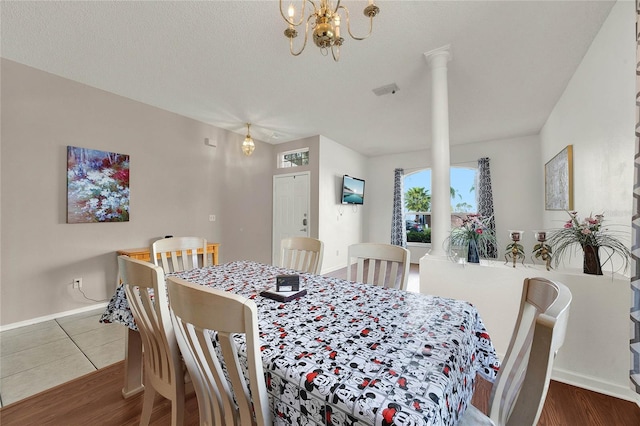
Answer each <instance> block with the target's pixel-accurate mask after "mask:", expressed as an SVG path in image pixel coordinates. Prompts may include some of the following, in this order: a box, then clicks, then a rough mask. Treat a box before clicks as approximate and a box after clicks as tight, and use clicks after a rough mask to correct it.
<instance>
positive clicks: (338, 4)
mask: <svg viewBox="0 0 640 426" xmlns="http://www.w3.org/2000/svg"><path fill="white" fill-rule="evenodd" d="M340 1H341V0H338V3H337V4H336V8H335V9H333V13H338V9H340Z"/></svg>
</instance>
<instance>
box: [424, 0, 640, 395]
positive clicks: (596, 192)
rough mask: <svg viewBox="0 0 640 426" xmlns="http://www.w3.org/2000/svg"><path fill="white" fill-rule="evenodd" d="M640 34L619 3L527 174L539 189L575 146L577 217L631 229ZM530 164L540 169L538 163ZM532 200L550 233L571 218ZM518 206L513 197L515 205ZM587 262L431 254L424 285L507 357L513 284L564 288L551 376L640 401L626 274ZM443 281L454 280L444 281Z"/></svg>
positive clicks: (540, 198)
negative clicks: (452, 300)
mask: <svg viewBox="0 0 640 426" xmlns="http://www.w3.org/2000/svg"><path fill="white" fill-rule="evenodd" d="M634 28H635V9H634V3H633V2H630V1H619V2H617V3H616V5H615V6H614V7H613V8H612V10H611V13H610V15H609V17H608V18H607V20H606V21H605V22H604V24H603V26H602V28H601V30H600V32H599V33H598V35H597V36H596V38H595V39H594V41H593V43H592V45H591V47H590V49H589V51H588V52H587V54H586V55H585V57H584V59H583V61H582V63H581V64H580V66H579V68H578V69H577V71H576V73H575V74H574V76H573V78H572V79H571V81H570V82H569V84H568V86H567V88H566V90H565V92H564V94H563V95H562V97H561V99H560V100H559V101H558V103H557V105H556V107H555V109H554V111H553V113H552V114H551V116H550V117H549V119H548V121H547V123H546V124H545V126H544V128H543V130H542V131H541V134H540V147H541V148H540V149H541V158H538V159H537V165H535V167H534V168H535V170H537V172H536V174H533V175H529V174H528V173H529V171H525V170H522V174H525V173H527V174H526V175H525V176H527V177H530V178H531V181H534V179H536V180H537V181H539V182H540V184H539V185H538V186H540V185H541V182H542V180H541V175H540V171H541V170H543V168H544V164H545V163H546V162H547V161H548V160H549V159H551V158H552V157H553V156H554V155H555V154H556V153H557V152H559V151H560V150H561V149H562V148H564V147H565V146H566V145H568V144H573V151H574V185H575V186H574V191H575V200H574V201H575V205H574V208H575V210H578V211H579V212H580V213H581V216H584V215H585V214H589V213H591V212H593V213H599V212H602V211H604V213H605V217H606V218H607V219H608V222H609V223H611V224H621V225H624V226H627V228H628V227H629V225H630V223H631V213H632V211H631V209H632V206H633V203H632V195H631V194H632V188H633V158H634V143H635V142H634V141H635V139H634V125H635V115H634V111H635V105H634V93H635V76H634V73H635V38H634V34H633V33H634ZM492 163H493V162H492ZM531 163H535V160H534V159H533V158H532V160H531ZM492 165H493V164H492ZM494 181H495V179H494ZM518 187H519V188H520V186H519V185H518ZM494 188H495V185H494ZM522 188H524V191H523V193H527V192H528V189H527V188H528V186H522ZM531 196H532V197H533V198H535V199H536V200H537V202H536V207H535V208H536V209H538V211H540V215H541V216H542V217H543V224H544V227H545V228H547V229H551V228H556V227H560V226H562V224H563V223H564V221H565V220H566V218H567V215H566V213H565V212H561V211H560V212H555V211H545V210H544V207H543V206H544V191H543V190H541V189H538V190H536V191H534V192H533V193H531ZM517 202H518V200H515V199H514V200H513V204H516V203H517ZM496 214H497V213H496ZM525 229H526V228H525ZM629 243H630V239H629ZM525 246H527V241H526V240H525ZM581 259H582V257H581V256H580V255H578V256H576V257H575V258H574V262H566V263H565V265H563V266H562V267H561V268H559V269H558V270H557V271H551V272H547V271H545V270H543V269H541V268H540V267H533V268H531V267H529V268H525V267H518V268H516V269H513V268H508V267H504V266H502V265H497V266H496V265H494V268H491V267H485V266H477V265H467V266H466V267H465V268H462V267H461V266H460V265H454V264H453V263H451V262H449V263H444V264H442V262H440V263H441V264H438V262H436V261H435V260H433V259H429V258H428V257H425V258H423V259H422V262H421V264H420V274H421V277H420V278H421V288H422V289H423V291H425V292H429V293H433V294H439V295H443V296H450V297H463V298H466V299H468V300H471V301H473V302H474V303H475V304H476V305H477V306H478V309H479V311H480V315H481V316H483V317H485V316H486V317H487V327H488V331H489V334H492V333H493V334H495V335H496V344H497V346H498V348H499V350H501V351H502V352H504V350H505V348H506V346H505V342H506V341H507V340H508V336H509V333H510V330H511V328H512V327H513V322H514V318H513V312H515V309H516V307H517V303H518V300H517V299H514V297H513V294H514V293H513V290H514V287H515V288H519V287H520V284H521V280H522V278H523V277H524V276H533V275H541V276H544V277H549V278H551V279H555V280H559V281H561V282H564V283H565V284H567V286H569V288H570V289H571V291H572V293H573V301H572V304H571V312H570V316H569V328H568V331H567V337H566V340H565V344H564V346H563V347H562V348H561V349H560V351H559V353H558V356H557V358H556V361H555V364H554V372H553V378H554V379H556V380H560V381H564V382H567V383H570V384H574V385H576V386H580V387H584V388H587V389H592V390H595V391H598V392H602V393H605V394H609V395H614V396H617V397H621V398H625V399H629V400H632V401H635V402H637V403H638V402H640V400H639V399H638V395H637V394H635V393H634V392H632V391H631V390H630V389H629V359H630V353H629V327H630V321H629V306H630V304H629V293H630V291H631V290H630V288H629V282H628V277H625V276H619V275H615V277H612V275H611V274H610V273H609V274H605V275H604V276H592V275H585V274H582V273H581V272H580V270H581ZM605 269H606V268H605ZM609 270H610V268H609ZM496 271H497V272H496ZM443 277H447V278H446V279H451V280H452V281H450V282H446V283H442V282H440V280H442V279H444V278H443ZM509 280H512V281H513V282H514V283H513V285H509ZM496 306H500V309H499V310H498V309H495V307H496Z"/></svg>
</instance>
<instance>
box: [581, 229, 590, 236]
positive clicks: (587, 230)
mask: <svg viewBox="0 0 640 426" xmlns="http://www.w3.org/2000/svg"><path fill="white" fill-rule="evenodd" d="M582 233H583V234H584V235H589V234H590V233H591V229H583V230H582Z"/></svg>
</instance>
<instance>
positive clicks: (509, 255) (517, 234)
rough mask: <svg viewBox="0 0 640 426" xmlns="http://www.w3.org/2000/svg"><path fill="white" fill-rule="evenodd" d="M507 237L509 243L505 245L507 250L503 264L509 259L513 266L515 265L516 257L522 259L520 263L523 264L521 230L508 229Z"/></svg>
mask: <svg viewBox="0 0 640 426" xmlns="http://www.w3.org/2000/svg"><path fill="white" fill-rule="evenodd" d="M509 238H511V243H510V244H508V245H507V252H506V253H505V255H504V260H505V262H504V264H505V265H506V264H507V263H509V260H511V261H512V262H513V267H514V268H515V267H516V262H517V261H518V259H522V260H521V262H522V265H523V266H524V258H525V256H524V247H523V246H522V244H520V240H521V239H522V231H509Z"/></svg>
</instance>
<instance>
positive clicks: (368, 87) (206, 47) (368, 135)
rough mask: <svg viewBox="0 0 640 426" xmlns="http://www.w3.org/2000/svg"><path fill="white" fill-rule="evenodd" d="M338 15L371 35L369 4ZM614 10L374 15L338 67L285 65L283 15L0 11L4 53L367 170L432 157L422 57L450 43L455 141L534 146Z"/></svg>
mask: <svg viewBox="0 0 640 426" xmlns="http://www.w3.org/2000/svg"><path fill="white" fill-rule="evenodd" d="M342 3H343V4H344V5H346V6H347V7H349V9H350V10H351V19H352V27H353V32H354V33H356V35H357V34H362V33H364V32H365V31H366V29H367V21H366V20H365V18H364V17H363V16H362V12H361V10H362V8H363V7H364V6H365V5H366V2H362V1H350V0H345V1H343V2H342ZM614 3H615V2H613V1H605V0H600V1H586V2H582V1H533V2H525V1H442V2H439V1H377V2H376V4H377V5H378V6H379V7H380V9H381V11H380V14H379V15H378V17H376V19H375V20H374V30H373V35H372V36H371V37H369V38H368V39H367V40H364V41H355V40H352V39H350V38H348V37H346V40H345V44H344V46H343V48H342V53H341V58H340V62H338V63H335V62H334V61H333V60H332V59H331V58H330V57H324V56H322V55H321V54H320V52H319V49H318V48H316V47H315V46H314V45H308V46H307V48H306V50H305V51H304V52H303V53H302V54H301V55H300V56H298V57H293V56H291V55H290V54H289V47H288V40H287V39H286V38H285V37H284V35H283V30H284V29H285V24H284V22H283V20H282V18H281V17H280V13H279V11H278V2H275V1H208V2H193V1H178V2H156V1H153V2H151V1H137V2H120V1H118V2H111V1H99V2H98V1H87V2H77V1H66V2H65V1H62V2H59V1H44V2H43V1H40V2H29V1H6V0H5V1H2V2H0V4H1V6H0V7H1V8H2V9H1V13H2V14H1V19H2V21H1V35H2V40H1V50H0V52H1V55H2V57H4V58H8V59H11V60H14V61H16V62H20V63H23V64H26V65H29V66H32V67H35V68H38V69H41V70H45V71H48V72H51V73H53V74H57V75H60V76H63V77H66V78H69V79H72V80H76V81H79V82H82V83H85V84H88V85H91V86H94V87H97V88H100V89H104V90H106V91H109V92H113V93H117V94H119V95H122V96H126V97H128V98H131V99H135V100H137V101H140V102H144V103H146V104H150V105H154V106H157V107H159V108H162V109H165V110H169V111H173V112H175V113H178V114H181V115H184V116H187V117H192V118H195V119H197V120H200V121H203V122H206V123H210V124H213V125H215V126H218V127H222V128H225V129H229V130H232V131H235V132H238V133H243V132H244V129H245V126H244V123H245V122H251V123H253V125H252V134H253V136H254V137H255V138H256V139H259V140H262V141H264V142H269V143H280V142H285V141H289V140H292V139H298V138H302V137H307V136H313V135H318V134H320V135H323V136H326V137H328V138H330V139H332V140H334V141H336V142H339V143H341V144H343V145H345V146H348V147H350V148H352V149H354V150H356V151H359V152H361V153H363V154H365V155H369V156H371V155H380V154H390V153H396V152H404V151H413V150H418V149H422V148H425V147H427V146H429V144H430V141H431V112H430V108H431V106H430V104H431V102H430V72H429V68H428V66H427V64H426V61H425V59H424V56H423V54H424V52H428V51H430V50H433V49H436V48H439V47H442V46H444V45H447V44H450V45H451V51H452V55H453V58H452V61H451V62H449V71H448V80H449V119H450V138H451V143H452V144H461V143H469V142H477V141H483V140H490V139H497V138H507V137H515V136H522V135H531V134H537V133H538V132H539V130H540V129H541V127H542V126H543V125H544V123H545V120H546V119H547V117H548V115H549V114H550V112H551V110H552V109H553V107H554V105H555V103H556V102H557V100H558V99H559V97H560V96H561V95H562V92H563V90H564V88H565V87H566V85H567V83H568V82H569V79H570V78H571V76H572V75H573V73H574V71H575V69H576V68H577V66H578V64H579V63H580V61H581V60H582V57H583V56H584V54H585V52H586V51H587V49H588V48H589V45H590V44H591V42H592V40H593V38H594V37H595V35H596V33H597V32H598V30H599V29H600V27H601V25H602V23H603V21H604V20H605V19H606V17H607V15H608V13H609V11H610V10H611V7H612V6H613V4H614ZM286 4H288V2H287V3H286ZM298 41H301V38H300V37H299V38H298ZM389 83H396V84H397V85H398V87H399V91H397V93H396V94H388V95H385V96H380V97H378V96H375V95H374V93H373V92H372V90H373V89H375V88H377V87H379V86H383V85H386V84H389ZM274 135H275V137H274Z"/></svg>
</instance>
